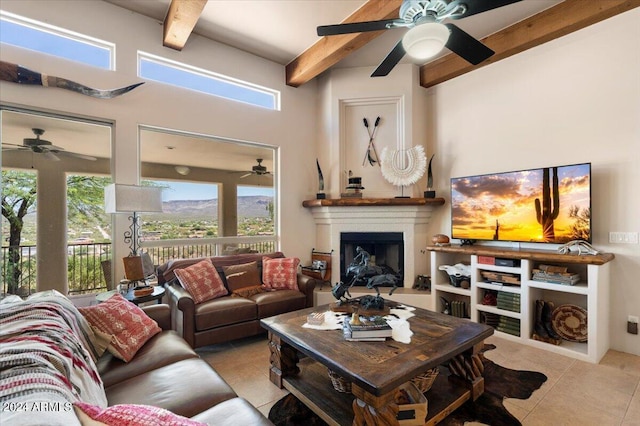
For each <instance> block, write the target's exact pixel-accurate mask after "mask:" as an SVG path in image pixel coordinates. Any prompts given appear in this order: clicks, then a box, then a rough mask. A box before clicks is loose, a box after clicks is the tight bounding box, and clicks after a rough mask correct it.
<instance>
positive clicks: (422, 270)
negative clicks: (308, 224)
mask: <svg viewBox="0 0 640 426" xmlns="http://www.w3.org/2000/svg"><path fill="white" fill-rule="evenodd" d="M433 209H434V206H432V205H389V206H318V207H311V208H310V210H311V213H312V215H313V218H314V220H315V222H316V242H317V243H316V244H317V245H316V247H317V248H318V250H321V251H330V250H333V253H334V256H335V259H333V265H334V266H333V267H332V270H331V283H332V284H335V283H337V282H339V281H340V266H339V265H340V259H339V253H340V234H341V233H343V232H402V235H403V239H404V287H405V288H412V287H413V282H414V280H415V277H416V275H418V274H427V272H428V271H427V259H426V254H425V252H424V251H425V247H426V245H427V225H428V223H429V219H430V218H431V213H432V212H433Z"/></svg>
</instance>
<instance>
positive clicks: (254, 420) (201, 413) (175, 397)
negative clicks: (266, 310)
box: [98, 305, 272, 426]
mask: <svg viewBox="0 0 640 426" xmlns="http://www.w3.org/2000/svg"><path fill="white" fill-rule="evenodd" d="M143 309H144V311H145V312H146V313H147V315H149V316H150V317H151V318H153V319H154V320H155V321H157V322H158V325H159V326H160V327H161V328H162V330H163V331H162V332H161V333H158V334H156V335H155V336H154V337H152V338H151V339H150V340H149V341H148V342H147V343H145V344H144V346H143V347H142V348H141V349H140V350H139V351H138V353H136V355H135V357H134V358H133V359H132V360H131V361H129V362H128V363H125V362H123V361H120V360H119V359H117V358H115V357H113V356H112V355H111V354H110V353H108V352H107V353H105V355H103V356H102V357H101V358H100V359H99V361H98V370H99V372H100V376H101V378H102V380H103V382H104V388H105V392H106V395H107V400H108V402H109V405H116V404H146V405H153V406H156V407H161V408H165V409H167V410H169V411H172V412H173V413H176V414H179V415H181V416H185V417H190V418H193V419H194V420H198V421H200V422H203V423H207V424H211V425H221V426H224V425H230V426H231V425H233V426H236V425H272V423H271V422H270V421H269V420H268V419H267V418H266V417H264V416H263V415H262V413H260V411H258V410H257V409H256V408H255V407H253V406H252V405H251V404H250V403H249V402H248V401H247V400H245V399H243V398H240V397H238V395H237V394H236V393H235V392H234V391H233V389H231V387H230V386H229V385H228V384H227V383H226V382H225V381H224V379H223V378H222V377H221V376H220V375H219V374H218V373H217V372H216V371H215V370H214V369H213V368H211V367H210V366H209V364H207V363H206V362H205V361H204V360H202V359H200V357H199V356H198V354H197V353H196V352H195V351H194V350H193V349H192V348H191V347H190V346H189V345H188V344H187V342H185V340H184V339H182V338H181V337H180V336H179V335H178V333H176V332H175V331H173V330H171V310H170V308H169V306H168V305H154V306H148V307H144V308H143Z"/></svg>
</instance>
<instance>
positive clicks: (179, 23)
mask: <svg viewBox="0 0 640 426" xmlns="http://www.w3.org/2000/svg"><path fill="white" fill-rule="evenodd" d="M206 4H207V0H171V4H170V5H169V10H168V11H167V16H166V17H165V18H164V34H163V40H162V44H163V46H165V47H170V48H172V49H175V50H182V48H184V45H185V44H186V43H187V39H188V38H189V36H190V35H191V32H192V31H193V28H194V27H195V26H196V23H197V22H198V19H199V18H200V14H201V13H202V10H203V9H204V6H205V5H206Z"/></svg>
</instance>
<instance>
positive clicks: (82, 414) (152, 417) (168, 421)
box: [73, 402, 207, 426]
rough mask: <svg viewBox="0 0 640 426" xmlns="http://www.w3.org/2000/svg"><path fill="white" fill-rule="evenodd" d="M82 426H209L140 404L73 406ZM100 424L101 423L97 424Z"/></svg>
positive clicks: (161, 409)
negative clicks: (102, 425)
mask: <svg viewBox="0 0 640 426" xmlns="http://www.w3.org/2000/svg"><path fill="white" fill-rule="evenodd" d="M73 405H74V408H75V411H76V414H77V415H78V418H79V419H80V423H81V424H82V426H93V425H97V424H105V425H108V426H130V425H132V424H135V425H136V426H157V425H170V426H207V424H206V423H202V422H198V421H195V420H190V419H188V418H186V417H183V416H178V415H177V414H173V413H172V412H171V411H169V410H165V409H164V408H158V407H153V406H150V405H139V404H119V405H113V406H111V407H107V408H102V407H98V406H97V405H91V404H87V403H84V402H76V403H74V404H73ZM95 422H99V423H95Z"/></svg>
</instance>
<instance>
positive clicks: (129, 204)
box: [104, 183, 162, 213]
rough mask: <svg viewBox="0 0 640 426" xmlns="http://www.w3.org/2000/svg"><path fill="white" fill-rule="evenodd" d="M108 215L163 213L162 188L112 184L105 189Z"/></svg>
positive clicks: (105, 204)
mask: <svg viewBox="0 0 640 426" xmlns="http://www.w3.org/2000/svg"><path fill="white" fill-rule="evenodd" d="M104 211H105V212H106V213H133V212H136V213H144V212H147V213H151V212H162V188H158V187H154V186H137V185H122V184H117V183H112V184H111V185H107V186H106V187H105V188H104Z"/></svg>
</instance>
